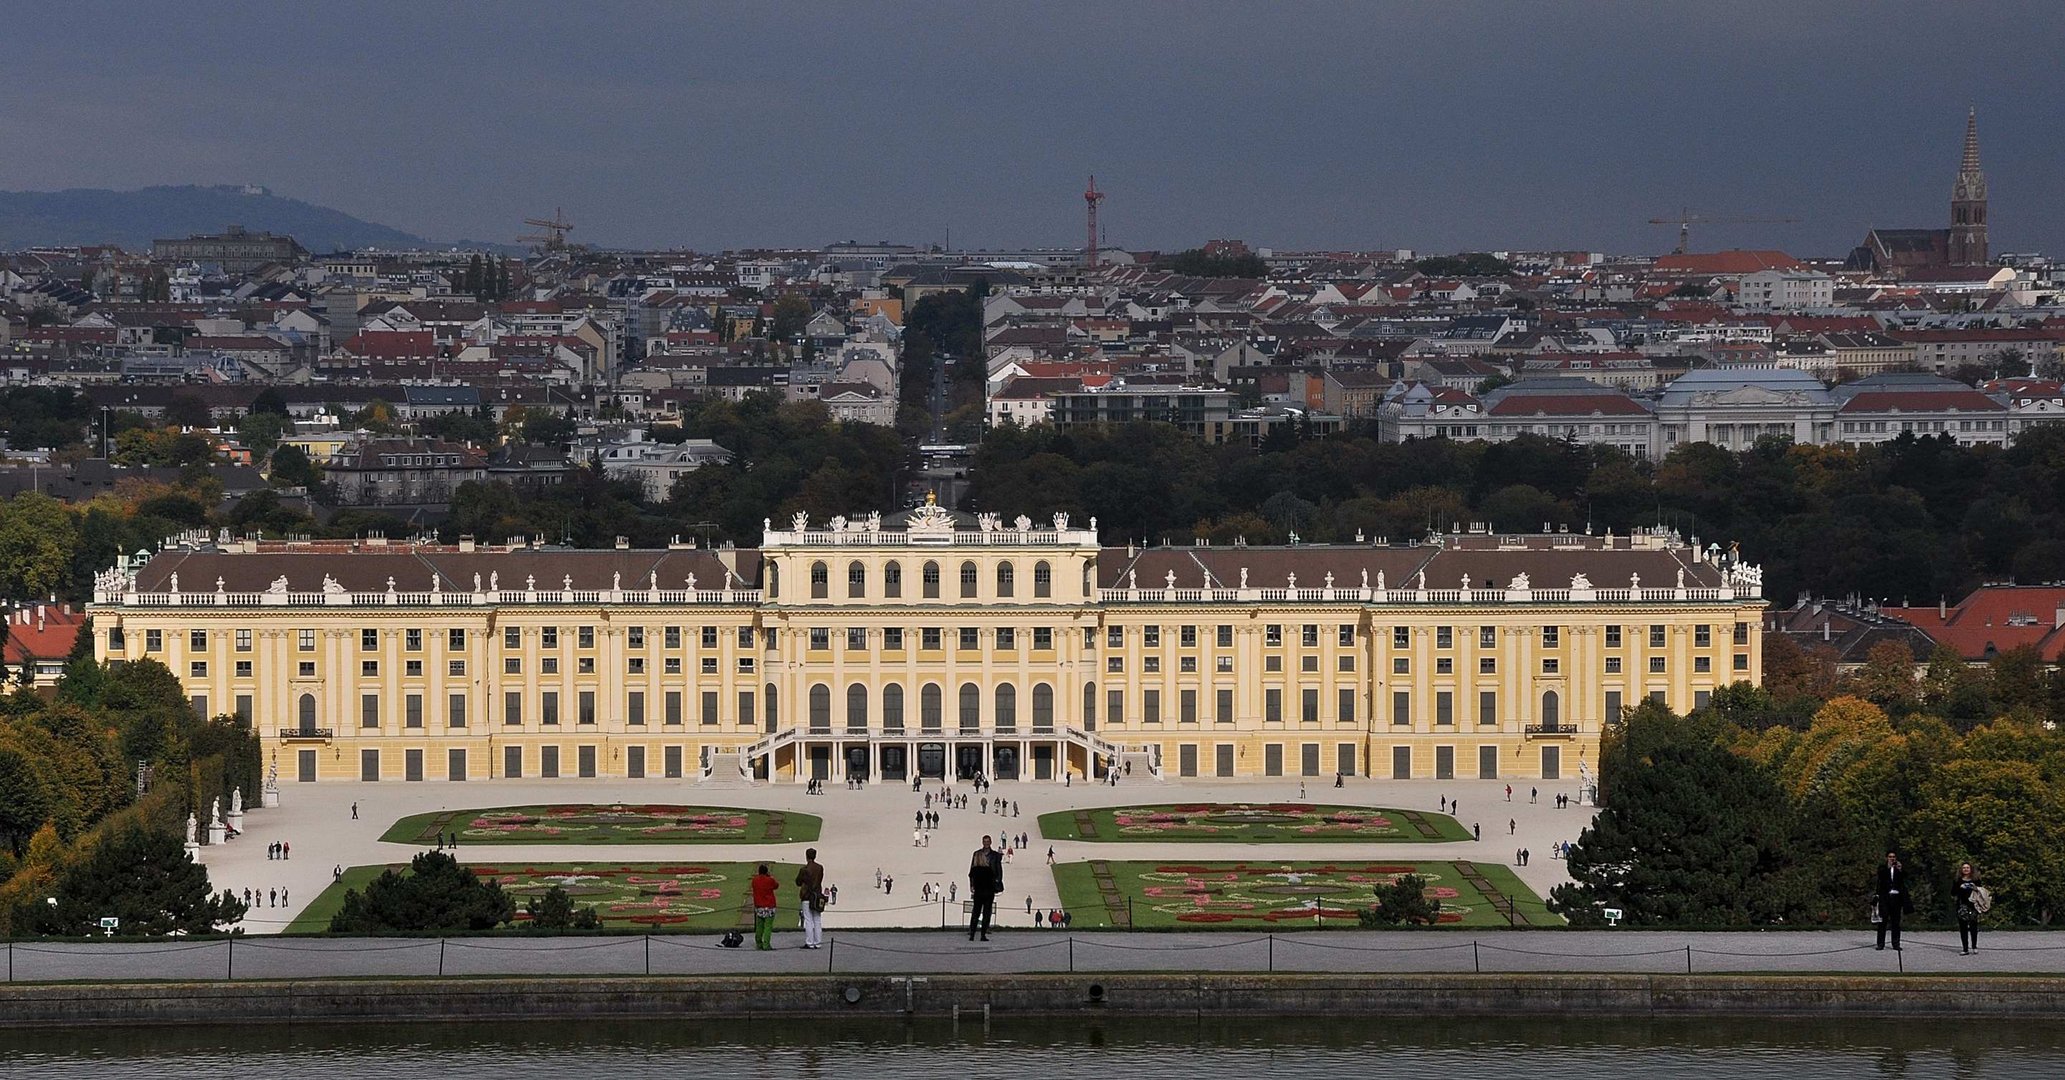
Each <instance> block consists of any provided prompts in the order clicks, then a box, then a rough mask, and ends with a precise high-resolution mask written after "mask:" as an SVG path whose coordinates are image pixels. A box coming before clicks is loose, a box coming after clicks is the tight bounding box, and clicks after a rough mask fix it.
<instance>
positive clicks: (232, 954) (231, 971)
mask: <svg viewBox="0 0 2065 1080" xmlns="http://www.w3.org/2000/svg"><path fill="white" fill-rule="evenodd" d="M236 977H237V939H236V938H234V937H232V938H230V939H229V968H228V970H226V971H225V972H223V975H222V979H223V981H224V982H229V981H231V980H233V979H235V978H236Z"/></svg>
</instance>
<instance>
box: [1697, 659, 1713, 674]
mask: <svg viewBox="0 0 2065 1080" xmlns="http://www.w3.org/2000/svg"><path fill="white" fill-rule="evenodd" d="M1692 670H1693V671H1694V672H1695V673H1704V672H1711V671H1713V670H1714V658H1713V657H1711V656H1695V657H1693V658H1692Z"/></svg>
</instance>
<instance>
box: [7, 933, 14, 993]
mask: <svg viewBox="0 0 2065 1080" xmlns="http://www.w3.org/2000/svg"><path fill="white" fill-rule="evenodd" d="M7 981H8V982H13V981H14V941H13V940H12V939H9V940H8V942H7Z"/></svg>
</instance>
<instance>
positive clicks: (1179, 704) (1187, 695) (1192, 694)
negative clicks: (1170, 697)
mask: <svg viewBox="0 0 2065 1080" xmlns="http://www.w3.org/2000/svg"><path fill="white" fill-rule="evenodd" d="M1176 709H1177V712H1176V722H1177V723H1181V724H1195V723H1197V691H1195V690H1188V689H1186V690H1183V691H1180V692H1179V693H1178V694H1177V695H1176Z"/></svg>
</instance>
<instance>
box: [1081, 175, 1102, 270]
mask: <svg viewBox="0 0 2065 1080" xmlns="http://www.w3.org/2000/svg"><path fill="white" fill-rule="evenodd" d="M1103 201H1104V193H1103V192H1101V191H1099V190H1097V178H1096V177H1095V176H1092V177H1091V178H1090V186H1089V187H1087V188H1085V189H1083V203H1084V205H1086V206H1088V207H1089V210H1090V240H1089V243H1087V244H1085V245H1083V264H1084V265H1085V266H1096V265H1097V204H1098V203H1100V202H1103Z"/></svg>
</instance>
